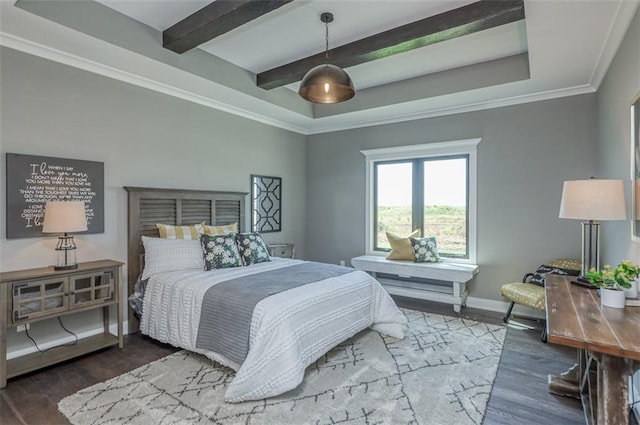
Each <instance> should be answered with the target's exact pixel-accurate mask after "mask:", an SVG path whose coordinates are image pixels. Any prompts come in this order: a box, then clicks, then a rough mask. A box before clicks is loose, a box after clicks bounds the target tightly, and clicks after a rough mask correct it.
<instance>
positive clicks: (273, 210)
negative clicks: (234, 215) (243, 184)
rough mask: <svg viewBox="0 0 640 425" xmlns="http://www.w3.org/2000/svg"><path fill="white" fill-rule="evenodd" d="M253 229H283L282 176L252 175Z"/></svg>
mask: <svg viewBox="0 0 640 425" xmlns="http://www.w3.org/2000/svg"><path fill="white" fill-rule="evenodd" d="M251 231H253V232H260V233H272V232H280V231H282V178H281V177H272V176H260V175H256V174H252V175H251Z"/></svg>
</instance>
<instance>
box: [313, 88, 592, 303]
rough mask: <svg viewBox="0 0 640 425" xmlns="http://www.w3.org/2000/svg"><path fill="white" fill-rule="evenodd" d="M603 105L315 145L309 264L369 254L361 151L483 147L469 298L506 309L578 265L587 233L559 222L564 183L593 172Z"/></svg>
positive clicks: (551, 105)
mask: <svg viewBox="0 0 640 425" xmlns="http://www.w3.org/2000/svg"><path fill="white" fill-rule="evenodd" d="M595 101H596V97H595V95H583V96H575V97H568V98H562V99H556V100H550V101H545V102H536V103H530V104H525V105H518V106H511V107H505V108H499V109H491V110H485V111H478V112H471V113H466V114H459V115H453V116H446V117H437V118H431V119H425V120H420V121H412V122H405V123H399V124H389V125H383V126H378V127H370V128H363V129H356V130H348V131H341V132H335V133H328V134H320V135H314V136H310V137H309V139H308V147H307V193H308V196H307V208H306V212H307V221H306V222H307V232H306V235H307V256H308V257H309V258H310V259H313V260H319V261H325V262H330V263H337V262H338V261H339V260H346V261H347V263H348V262H349V260H350V259H351V258H352V257H355V256H357V255H362V254H363V253H364V251H365V222H364V212H365V160H364V156H363V155H362V154H361V153H360V150H362V149H373V148H381V147H392V146H403V145H412V144H420V143H428V142H440V141H447V140H460V139H469V138H476V137H481V138H482V142H480V144H479V145H478V250H477V253H478V255H477V257H478V258H477V262H478V264H479V265H480V273H479V275H478V276H477V277H476V279H475V282H474V283H473V284H472V285H471V287H470V296H473V297H480V298H487V299H492V300H502V298H501V296H500V286H501V285H502V284H503V283H505V282H509V281H518V280H519V279H520V278H521V277H522V275H523V274H524V273H525V272H526V271H530V270H532V269H535V268H536V267H537V266H538V265H540V264H543V263H545V262H546V261H548V260H549V259H552V258H555V257H561V256H570V257H575V258H579V257H580V224H579V222H578V221H573V220H563V219H559V218H558V210H559V207H560V198H561V193H562V183H563V181H564V180H569V179H579V178H587V177H589V176H590V175H592V174H593V173H594V172H595V170H596V158H595V137H596V134H597V133H596V124H595V123H596V103H595Z"/></svg>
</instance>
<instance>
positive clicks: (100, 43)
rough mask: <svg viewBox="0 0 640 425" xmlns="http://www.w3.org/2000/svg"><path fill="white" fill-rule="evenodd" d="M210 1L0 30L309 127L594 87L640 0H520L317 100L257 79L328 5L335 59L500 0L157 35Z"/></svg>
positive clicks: (314, 8)
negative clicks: (177, 36) (346, 96)
mask: <svg viewBox="0 0 640 425" xmlns="http://www.w3.org/2000/svg"><path fill="white" fill-rule="evenodd" d="M224 1H225V0H217V2H224ZM217 2H216V3H217ZM210 3H211V2H210V1H201V0H99V1H98V2H96V1H92V0H82V1H73V0H72V1H61V0H59V1H53V2H42V1H35V0H20V1H18V2H17V3H16V4H15V5H12V4H9V3H7V2H3V3H1V4H0V6H1V7H2V10H1V12H2V30H1V35H2V39H1V40H2V44H4V45H7V46H9V47H13V48H21V49H22V50H24V51H28V52H29V53H34V51H35V50H38V51H39V52H42V50H41V49H44V50H47V51H48V52H49V53H48V55H46V56H48V57H49V58H51V59H54V60H59V61H61V62H65V63H69V64H72V65H73V66H78V67H81V68H85V69H89V70H91V71H93V72H98V73H102V74H104V75H108V76H110V77H113V78H120V79H123V80H125V81H128V82H131V83H134V84H138V85H142V86H145V87H148V88H152V89H156V90H159V91H162V92H165V93H167V94H171V95H174V96H178V97H183V98H186V99H189V100H192V101H196V102H198V103H201V104H205V105H207V106H211V107H215V108H218V109H222V110H226V111H228V112H232V113H236V114H239V115H244V116H246V117H248V118H251V119H256V120H258V121H262V122H266V123H268V124H270V125H275V126H279V127H282V128H287V129H290V130H293V131H297V132H301V133H305V134H311V133H318V132H326V131H332V130H339V129H344V128H353V127H360V126H367V125H376V124H379V123H385V122H395V121H402V120H408V119H417V118H422V117H427V116H434V115H443V114H449V113H456V112H464V111H467V110H474V109H481V108H484V107H494V106H502V105H508V104H514V103H522V102H527V101H534V100H541V99H545V98H553V97H560V96H567V95H574V94H580V93H588V92H593V91H595V90H596V89H597V87H598V85H599V83H600V80H601V78H602V76H603V75H604V73H605V72H606V68H607V67H608V65H609V63H610V61H611V60H612V58H613V55H614V53H615V50H616V49H617V47H618V45H619V43H620V41H621V39H622V36H623V35H624V32H625V31H626V28H627V27H628V25H629V23H630V20H631V18H632V16H633V13H634V12H635V10H636V8H637V7H638V1H636V0H603V1H579V0H556V1H546V0H525V1H524V2H523V4H524V19H513V20H512V21H509V22H507V23H505V24H500V25H498V26H493V27H489V28H488V29H483V30H481V31H477V32H473V33H471V34H467V35H462V36H460V37H455V38H451V39H446V40H445V41H442V42H437V43H434V44H430V45H427V46H425V47H418V48H415V49H412V50H408V51H404V52H402V53H398V54H395V55H392V56H387V57H381V58H380V59H375V60H370V61H367V62H365V63H360V64H356V65H352V66H347V67H345V69H346V71H347V72H348V73H349V74H350V75H351V77H352V79H353V81H354V83H355V85H356V91H357V94H356V96H355V98H354V99H352V100H350V101H348V102H345V103H342V104H336V105H314V104H310V103H308V102H306V101H304V100H303V99H301V98H299V97H298V96H297V93H296V92H297V88H298V84H299V81H294V82H291V83H288V84H286V85H284V86H282V87H276V88H272V89H269V90H265V89H263V88H260V87H258V86H257V84H256V82H257V80H258V76H262V73H265V71H269V70H271V69H273V68H277V67H281V66H283V65H287V64H290V63H291V62H295V61H298V60H300V59H303V58H307V57H309V56H311V55H315V54H318V53H322V52H323V50H324V24H322V23H321V22H320V20H319V15H320V14H321V13H322V12H325V11H330V12H332V13H334V15H335V21H334V22H333V23H331V24H329V44H330V48H331V49H334V48H335V49H336V53H335V55H336V56H335V58H336V60H339V59H340V56H339V54H338V52H339V49H340V46H344V45H348V44H349V43H359V40H362V39H365V38H367V37H371V36H374V35H376V34H380V33H384V34H385V36H386V34H390V33H389V32H388V31H390V30H392V29H394V28H398V27H402V26H406V25H407V24H411V23H412V22H415V21H420V20H425V19H426V21H425V22H431V21H432V20H429V19H427V18H430V17H434V16H444V17H447V18H449V17H450V16H454V14H455V13H456V10H463V9H464V8H467V9H469V8H477V9H482V8H485V7H491V6H493V5H495V4H497V3H501V2H492V1H483V2H480V3H478V4H477V5H476V2H473V1H459V0H447V1H435V0H434V1H424V0H421V1H412V0H341V1H337V0H293V1H290V0H289V1H287V0H284V1H282V2H281V3H282V4H278V5H277V7H276V6H274V7H273V9H272V10H270V11H268V12H267V13H264V14H262V15H260V16H257V17H254V18H251V19H247V20H246V21H245V22H241V23H240V24H239V25H238V24H237V23H236V24H234V22H236V21H234V19H235V20H237V17H236V16H235V15H234V16H232V15H227V16H223V18H222V19H223V21H217V22H216V25H220V23H221V22H222V23H223V24H228V23H229V22H231V24H230V25H231V27H232V29H230V30H227V31H226V32H224V33H222V34H221V35H218V36H217V37H215V38H213V39H211V40H209V41H205V42H204V43H202V44H200V45H198V46H197V47H195V48H193V49H190V50H188V51H186V52H185V53H181V54H179V53H175V52H173V51H171V50H168V49H166V48H164V47H162V41H163V39H162V34H163V31H167V30H168V29H170V28H171V27H173V26H175V25H176V24H178V23H180V22H181V21H183V20H184V19H185V18H188V17H189V16H190V15H192V14H194V13H200V12H198V11H200V10H201V9H202V8H203V7H207V6H208V5H210ZM227 3H228V4H230V5H232V6H234V7H235V6H238V5H240V4H242V3H251V2H247V0H240V1H237V0H236V2H235V4H234V2H233V1H231V2H229V1H227ZM266 3H269V2H264V3H263V4H266ZM502 3H504V2H502ZM509 3H515V4H517V3H521V2H509ZM216 6H224V4H223V3H218V5H216ZM252 6H253V5H248V6H245V7H252ZM210 7H211V6H210ZM461 8H462V9H461ZM42 18H44V19H42ZM225 19H226V20H227V21H228V22H224V20H225ZM234 25H236V27H235V28H233V26H234ZM420 29H421V28H420ZM382 38H385V37H382ZM69 40H74V42H73V43H69ZM35 44H37V45H38V46H39V49H35V48H34V47H33V46H34V45H35ZM51 52H57V55H56V54H52V53H51ZM40 55H41V56H45V55H44V53H41V54H40ZM69 57H73V58H74V59H75V60H74V61H71V60H69ZM83 61H84V63H83ZM71 62H73V63H71ZM123 75H126V76H127V78H124V77H123Z"/></svg>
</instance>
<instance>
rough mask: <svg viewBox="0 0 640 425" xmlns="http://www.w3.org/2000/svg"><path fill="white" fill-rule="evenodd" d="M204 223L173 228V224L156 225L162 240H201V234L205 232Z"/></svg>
mask: <svg viewBox="0 0 640 425" xmlns="http://www.w3.org/2000/svg"><path fill="white" fill-rule="evenodd" d="M202 226H204V221H203V222H202V223H200V224H193V225H191V226H173V225H171V224H162V223H158V224H156V227H157V228H158V231H159V232H160V237H161V238H162V239H192V240H196V241H197V240H199V239H200V233H202V232H203V228H202Z"/></svg>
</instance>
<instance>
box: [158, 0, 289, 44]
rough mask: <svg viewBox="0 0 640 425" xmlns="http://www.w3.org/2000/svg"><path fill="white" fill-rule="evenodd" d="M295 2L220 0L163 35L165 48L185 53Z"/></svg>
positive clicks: (185, 19) (286, 0) (285, 0)
mask: <svg viewBox="0 0 640 425" xmlns="http://www.w3.org/2000/svg"><path fill="white" fill-rule="evenodd" d="M292 1H293V0H216V1H214V2H213V3H210V4H208V5H207V6H205V7H203V8H202V9H200V10H198V11H197V12H195V13H194V14H192V15H190V16H187V17H186V18H184V19H183V20H182V21H180V22H178V23H177V24H175V25H173V26H172V27H170V28H168V29H166V30H164V31H163V32H162V46H163V47H165V48H167V49H169V50H173V51H174V52H176V53H184V52H186V51H188V50H191V49H193V48H194V47H197V46H199V45H201V44H203V43H206V42H207V41H209V40H212V39H214V38H216V37H218V36H220V35H222V34H224V33H226V32H229V31H231V30H232V29H234V28H238V27H239V26H241V25H244V24H246V23H247V22H249V21H252V20H254V19H256V18H259V17H260V16H262V15H264V14H266V13H269V12H271V11H272V10H275V9H277V8H279V7H280V6H284V5H285V4H287V3H290V2H292Z"/></svg>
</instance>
